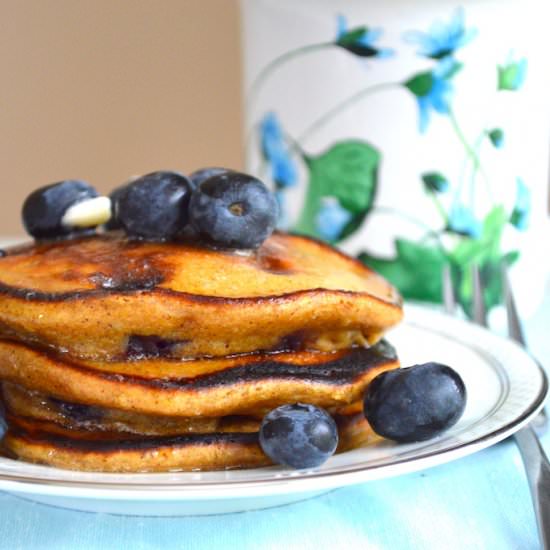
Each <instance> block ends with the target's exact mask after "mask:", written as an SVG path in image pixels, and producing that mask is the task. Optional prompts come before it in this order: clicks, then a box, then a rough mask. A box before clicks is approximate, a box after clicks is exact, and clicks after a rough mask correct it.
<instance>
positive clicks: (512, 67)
mask: <svg viewBox="0 0 550 550" xmlns="http://www.w3.org/2000/svg"><path fill="white" fill-rule="evenodd" d="M526 74H527V59H525V58H522V59H519V60H518V61H508V63H506V65H499V67H498V89H499V90H509V91H512V92H515V91H517V90H519V89H520V88H521V87H522V86H523V83H524V82H525V76H526Z"/></svg>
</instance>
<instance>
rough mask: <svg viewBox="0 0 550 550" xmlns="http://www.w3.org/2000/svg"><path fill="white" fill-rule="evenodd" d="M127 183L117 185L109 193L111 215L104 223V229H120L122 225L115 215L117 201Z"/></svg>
mask: <svg viewBox="0 0 550 550" xmlns="http://www.w3.org/2000/svg"><path fill="white" fill-rule="evenodd" d="M132 181H133V180H132ZM127 185H128V183H125V184H123V185H119V186H118V187H116V188H115V189H113V190H112V191H111V192H110V193H109V198H110V199H111V217H110V218H109V221H108V222H107V223H106V224H105V229H107V230H108V231H113V230H115V229H122V225H121V224H120V222H119V220H118V215H117V212H118V201H119V199H120V197H122V195H123V194H124V192H125V191H126V187H127Z"/></svg>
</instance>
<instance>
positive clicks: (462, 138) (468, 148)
mask: <svg viewBox="0 0 550 550" xmlns="http://www.w3.org/2000/svg"><path fill="white" fill-rule="evenodd" d="M449 119H450V121H451V125H452V127H453V130H454V131H455V134H456V136H457V138H458V140H459V141H460V143H461V144H462V146H463V147H464V150H465V151H466V154H467V155H468V157H470V160H471V162H472V165H473V167H474V170H475V171H476V172H478V171H479V172H480V173H481V175H482V176H483V181H484V182H485V186H486V188H487V193H488V194H489V197H490V199H491V201H492V202H493V203H494V202H495V201H494V198H493V192H492V190H491V187H490V185H489V178H488V177H487V174H486V173H485V170H484V169H483V166H481V162H480V160H479V156H478V154H477V153H476V151H475V150H474V149H473V148H472V146H471V145H470V144H469V143H468V140H467V139H466V137H465V136H464V133H463V132H462V129H461V128H460V125H459V124H458V120H457V119H456V116H455V114H454V113H453V112H452V111H450V112H449Z"/></svg>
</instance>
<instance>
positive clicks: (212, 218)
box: [189, 172, 278, 248]
mask: <svg viewBox="0 0 550 550" xmlns="http://www.w3.org/2000/svg"><path fill="white" fill-rule="evenodd" d="M277 217H278V206H277V201H276V200H275V197H274V195H273V193H271V192H270V191H269V190H268V189H267V187H266V186H265V185H264V184H263V183H262V182H261V181H260V180H258V179H256V178H254V177H252V176H249V175H247V174H241V173H239V172H225V173H221V174H218V175H216V176H213V177H211V178H209V179H207V180H205V181H203V182H202V183H201V184H200V185H199V187H198V188H197V189H196V190H195V191H194V192H193V195H192V196H191V201H190V203H189V218H190V222H191V224H192V226H193V228H194V229H195V231H196V232H197V233H198V234H199V235H200V236H201V237H202V238H203V239H204V240H205V241H206V242H209V243H211V244H213V245H214V246H216V245H217V246H220V247H226V248H258V247H259V246H260V245H261V244H262V243H263V242H264V241H265V240H266V239H267V237H269V235H271V233H273V230H274V228H275V224H276V222H277Z"/></svg>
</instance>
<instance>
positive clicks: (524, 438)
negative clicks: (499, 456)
mask: <svg viewBox="0 0 550 550" xmlns="http://www.w3.org/2000/svg"><path fill="white" fill-rule="evenodd" d="M501 273H502V285H503V289H504V295H505V301H506V314H507V319H508V336H509V337H510V338H511V339H512V340H515V341H516V342H517V343H518V344H520V345H521V346H522V347H524V348H525V338H524V336H523V331H522V328H521V324H520V322H519V317H518V314H517V310H516V306H515V301H514V297H513V294H512V289H511V287H510V284H509V281H508V274H507V272H506V267H505V266H502V272H501ZM472 278H473V290H474V292H473V314H474V321H475V322H476V323H477V324H479V325H481V326H483V327H487V316H486V310H485V303H484V300H483V283H482V280H481V275H480V272H479V268H478V266H474V267H473V268H472ZM443 302H444V306H445V310H446V311H447V313H449V314H451V315H452V314H454V312H455V310H456V298H455V294H454V289H453V282H452V277H451V271H450V269H449V268H448V267H446V268H445V270H444V272H443ZM546 424H547V416H546V413H545V412H544V411H543V412H542V413H541V414H540V415H539V416H538V417H537V419H535V420H534V421H532V422H531V424H528V425H527V426H525V427H523V428H521V429H520V430H518V431H517V432H516V434H515V435H514V439H515V441H516V444H517V446H518V448H519V451H520V454H521V458H522V459H523V465H524V467H525V473H526V475H527V480H528V481H529V488H530V490H531V497H532V499H533V506H534V508H535V516H536V519H537V527H538V531H539V537H540V542H541V547H542V548H543V549H544V550H550V462H548V457H547V456H546V454H545V452H544V449H543V448H542V446H541V444H540V441H539V439H538V437H537V434H536V433H535V430H534V427H535V426H537V427H538V429H544V428H545V427H546Z"/></svg>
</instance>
